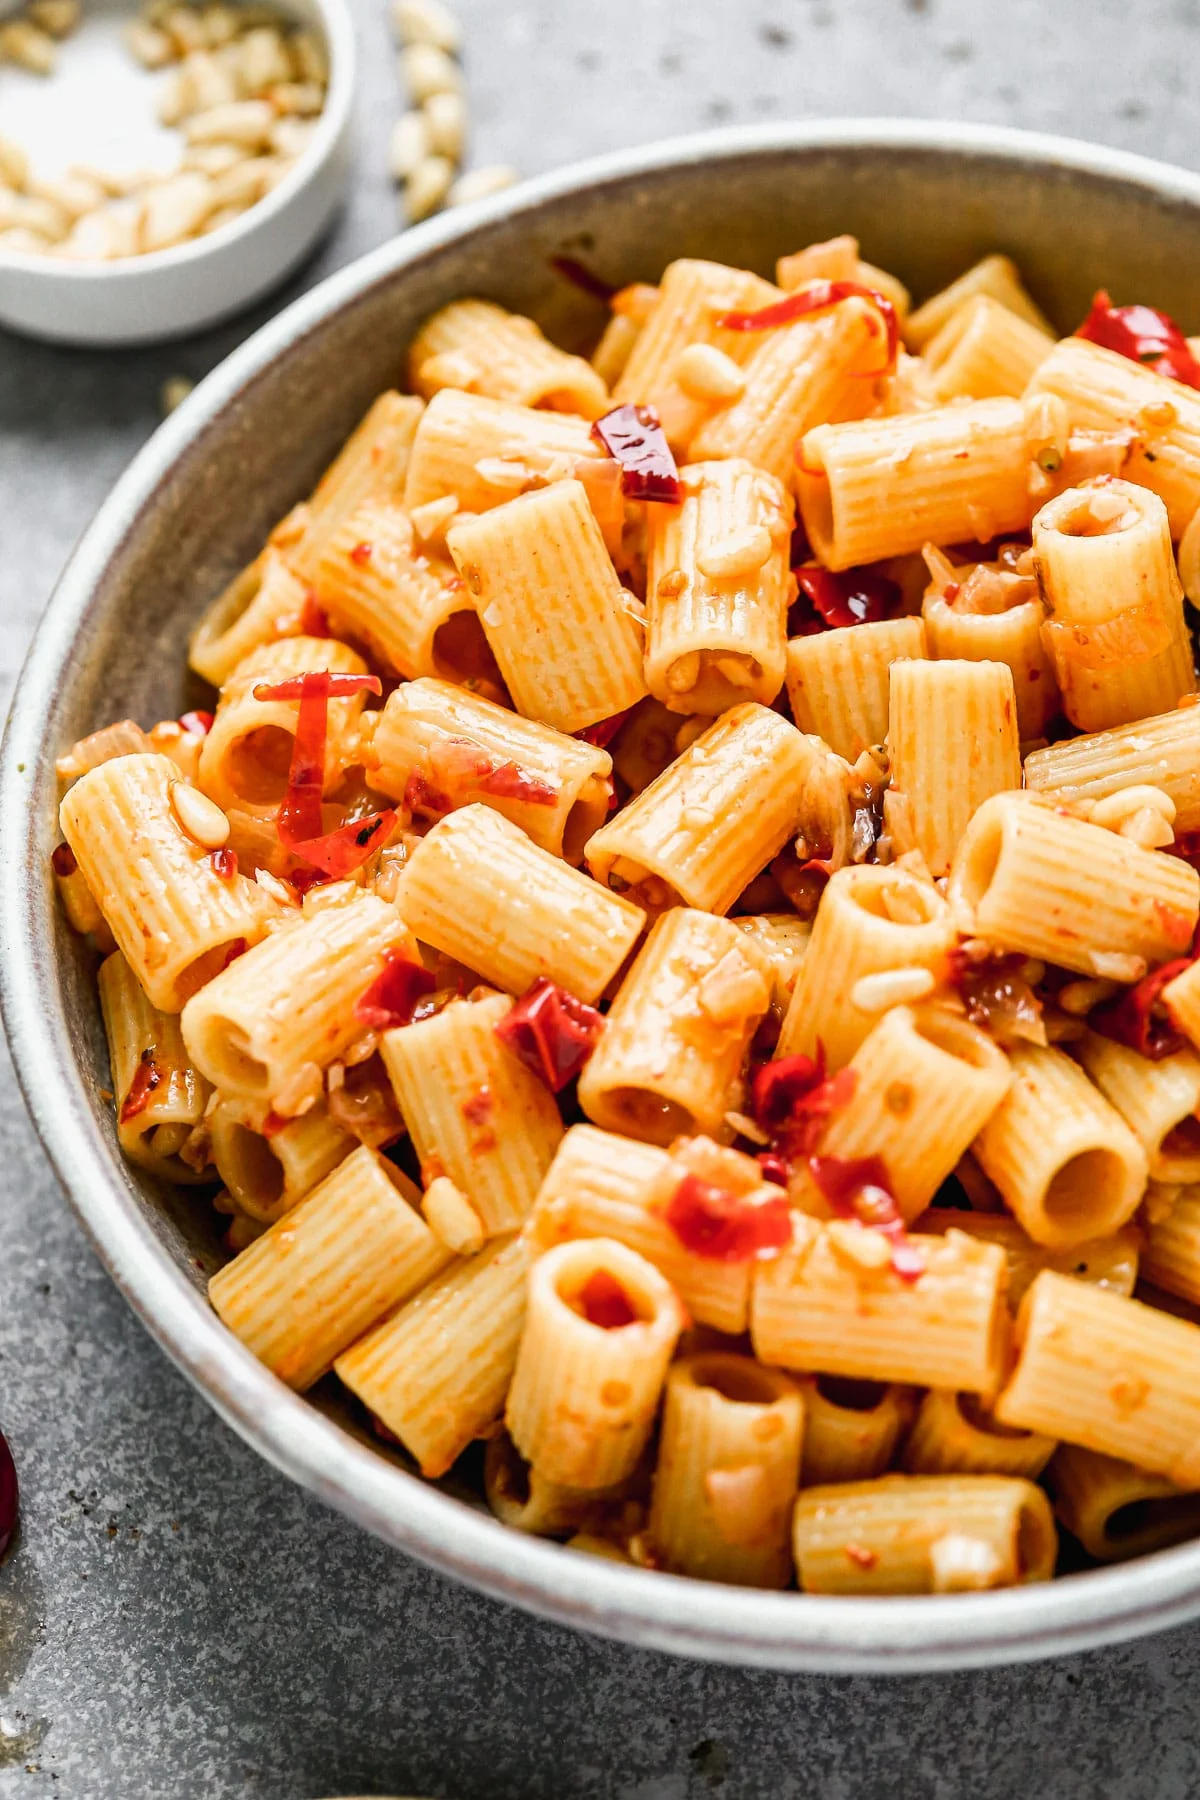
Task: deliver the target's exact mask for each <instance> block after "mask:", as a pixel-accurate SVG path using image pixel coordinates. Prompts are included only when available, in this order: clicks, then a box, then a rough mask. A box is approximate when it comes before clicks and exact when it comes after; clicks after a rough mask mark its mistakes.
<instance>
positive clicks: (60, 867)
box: [50, 844, 79, 881]
mask: <svg viewBox="0 0 1200 1800" xmlns="http://www.w3.org/2000/svg"><path fill="white" fill-rule="evenodd" d="M50 867H51V868H52V869H53V870H54V873H55V874H56V875H57V876H59V877H60V879H62V880H64V881H65V880H66V878H67V876H68V875H73V874H74V873H75V871H76V869H77V868H78V867H79V864H78V863H77V862H76V860H75V852H74V851H73V850H72V848H71V846H70V844H55V846H54V848H53V850H52V851H51V852H50Z"/></svg>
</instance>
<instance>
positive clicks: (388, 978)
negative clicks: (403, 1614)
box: [354, 950, 437, 1031]
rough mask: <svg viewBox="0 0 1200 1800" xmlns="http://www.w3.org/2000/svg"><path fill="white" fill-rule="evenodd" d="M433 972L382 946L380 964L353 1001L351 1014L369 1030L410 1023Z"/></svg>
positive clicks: (428, 991) (433, 979)
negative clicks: (373, 976) (380, 966)
mask: <svg viewBox="0 0 1200 1800" xmlns="http://www.w3.org/2000/svg"><path fill="white" fill-rule="evenodd" d="M436 986H437V978H436V976H435V975H434V974H433V973H432V972H431V971H430V970H429V969H426V968H423V967H422V965H421V964H420V963H416V962H412V961H410V959H409V958H408V957H407V956H402V955H401V953H400V952H399V951H398V950H385V951H384V953H383V967H382V969H381V970H380V971H379V973H378V975H377V976H376V977H375V979H374V981H373V982H372V983H371V985H370V987H369V988H367V990H366V992H365V993H363V994H360V995H359V997H358V999H357V1000H356V1002H355V1005H354V1016H355V1018H356V1019H357V1020H358V1021H359V1022H360V1024H363V1025H366V1026H368V1027H369V1028H370V1029H371V1030H372V1031H391V1030H392V1029H393V1028H394V1027H395V1026H397V1025H411V1023H412V1016H413V1009H414V1007H415V1006H416V1004H417V1001H418V1000H420V999H422V998H423V997H424V996H425V995H426V994H431V993H432V992H433V990H434V988H435V987H436Z"/></svg>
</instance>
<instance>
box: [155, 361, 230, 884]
mask: <svg viewBox="0 0 1200 1800" xmlns="http://www.w3.org/2000/svg"><path fill="white" fill-rule="evenodd" d="M195 385H196V384H195V382H194V381H191V380H189V378H188V377H187V376H186V375H168V376H167V379H166V380H165V381H164V382H163V384H162V387H161V388H160V389H159V392H158V405H159V411H160V412H161V413H162V416H163V418H164V419H165V418H167V417H168V415H169V414H171V413H173V412H174V411H175V408H176V407H177V406H182V405H183V403H184V401H185V400H186V399H187V397H188V395H189V394H190V393H191V391H192V389H193V388H194V387H195ZM192 791H193V792H195V791H198V790H192ZM210 804H211V802H210ZM217 810H218V811H219V810H220V809H219V808H218V809H217ZM225 824H226V832H225V837H223V838H222V839H221V843H222V844H223V843H224V842H225V838H227V837H228V836H229V831H228V825H229V820H228V819H226V820H225ZM213 848H214V849H220V845H219V844H217V845H214V846H213Z"/></svg>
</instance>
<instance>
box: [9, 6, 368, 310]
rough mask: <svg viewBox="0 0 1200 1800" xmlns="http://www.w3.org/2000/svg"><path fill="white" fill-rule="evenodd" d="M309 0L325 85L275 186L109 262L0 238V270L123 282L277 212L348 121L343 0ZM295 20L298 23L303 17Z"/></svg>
mask: <svg viewBox="0 0 1200 1800" xmlns="http://www.w3.org/2000/svg"><path fill="white" fill-rule="evenodd" d="M310 4H311V6H312V9H313V12H314V14H315V17H316V20H317V21H318V22H319V24H320V29H321V32H322V34H323V36H324V38H325V43H326V47H327V49H328V52H329V85H328V87H327V88H326V90H325V104H324V106H323V107H322V109H321V112H320V114H319V115H318V118H317V121H316V126H317V128H316V130H315V131H314V132H313V135H312V141H311V142H310V143H309V144H307V145H306V146H305V148H304V149H303V150H302V151H301V153H300V155H299V156H298V157H297V158H296V161H295V163H294V164H293V165H292V167H291V168H290V169H289V170H288V172H287V174H286V175H285V176H284V178H283V180H282V181H281V182H280V183H279V184H278V186H277V187H273V188H272V189H271V191H270V193H269V194H267V195H266V196H265V197H264V198H263V199H262V200H256V201H255V202H254V205H253V206H248V207H247V208H246V210H245V212H244V213H242V214H241V216H240V218H237V219H231V220H230V222H229V224H228V225H222V227H221V229H220V230H219V231H214V232H212V233H211V234H210V235H209V236H208V237H199V238H187V239H185V240H184V242H183V243H181V244H171V245H169V246H168V247H167V248H166V249H165V250H150V251H147V252H146V253H145V255H142V256H122V257H117V258H115V259H114V260H113V261H112V262H101V261H91V262H85V261H80V262H62V261H59V260H58V259H57V258H56V257H52V256H45V255H43V254H41V253H37V254H35V253H34V252H33V251H29V250H9V249H6V248H5V246H4V245H3V244H0V276H3V275H5V274H6V273H12V274H16V273H20V274H21V275H30V276H35V277H38V278H40V279H42V280H44V281H48V282H49V281H54V282H63V283H67V284H72V285H74V286H79V285H80V284H83V285H87V284H89V283H94V282H104V283H106V284H108V285H110V286H115V285H117V284H119V283H122V282H123V283H125V284H126V285H128V284H129V283H130V282H135V281H138V280H140V279H141V278H143V277H145V278H147V279H153V278H154V277H155V276H157V275H159V274H167V275H169V274H170V273H171V272H172V271H174V270H176V269H183V270H187V269H188V268H190V267H191V266H192V265H193V264H195V263H200V262H203V261H205V260H206V258H208V257H209V256H211V255H214V254H215V253H217V252H218V251H223V250H227V249H231V248H232V247H233V246H234V245H237V244H240V243H242V242H243V241H244V240H245V239H247V238H250V237H253V236H254V235H255V234H256V233H257V232H258V231H259V230H260V229H261V228H262V227H263V226H266V225H269V224H270V222H271V221H272V220H273V219H275V218H277V217H278V216H279V214H280V213H282V212H283V211H284V210H285V209H286V208H287V206H288V205H289V204H290V202H291V200H292V198H293V196H294V195H296V194H298V193H299V192H300V190H301V189H302V188H305V187H307V186H308V184H309V182H310V181H311V180H312V179H313V177H314V176H315V175H316V174H317V172H318V170H319V169H321V168H323V167H324V165H325V164H326V163H327V162H328V160H329V158H330V157H331V156H332V155H333V154H334V152H335V151H336V149H337V146H338V144H339V142H340V140H341V138H342V136H343V134H344V133H345V131H346V130H347V128H348V126H349V123H350V117H351V108H352V104H353V100H354V89H355V77H356V70H357V63H358V47H357V43H356V40H355V35H354V21H353V18H352V17H351V13H350V8H349V6H348V4H347V0H310ZM281 11H284V12H286V11H287V0H281ZM130 16H131V17H132V16H133V15H132V14H131V15H130ZM297 22H298V23H301V24H303V23H304V21H303V20H300V21H297Z"/></svg>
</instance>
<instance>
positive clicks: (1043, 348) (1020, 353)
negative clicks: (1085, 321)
mask: <svg viewBox="0 0 1200 1800" xmlns="http://www.w3.org/2000/svg"><path fill="white" fill-rule="evenodd" d="M1053 348H1054V339H1053V337H1052V336H1051V335H1050V333H1049V332H1048V331H1043V330H1042V329H1041V328H1040V327H1039V326H1037V325H1033V324H1031V323H1030V322H1029V320H1028V319H1024V318H1021V317H1020V316H1019V315H1018V314H1017V313H1015V312H1011V311H1010V310H1009V308H1008V307H1007V306H1005V305H1004V304H1003V302H1002V301H1000V300H995V299H993V298H992V296H991V295H990V294H976V295H975V297H974V299H973V300H968V301H967V302H966V303H965V304H964V305H962V306H960V307H958V308H957V309H956V311H955V312H953V313H952V314H951V315H950V317H949V318H948V319H947V320H946V323H945V324H944V325H943V326H942V328H941V330H940V331H938V332H936V333H935V334H934V336H933V337H932V338H930V340H929V342H928V343H927V344H926V346H925V349H924V351H923V356H924V360H925V363H926V366H927V368H928V369H929V371H930V374H931V376H932V380H931V382H930V386H931V388H932V390H933V392H934V394H935V395H936V396H937V398H938V399H939V400H957V399H962V398H964V397H965V398H968V399H971V400H989V399H992V398H994V397H995V396H997V395H1001V394H1011V395H1012V396H1014V397H1018V396H1020V395H1021V394H1023V393H1024V392H1025V389H1026V387H1027V386H1028V385H1029V379H1030V377H1031V376H1032V374H1033V372H1034V370H1035V369H1037V368H1038V367H1039V366H1040V364H1042V363H1044V362H1045V360H1046V358H1047V357H1048V356H1049V354H1050V352H1051V351H1052V350H1053Z"/></svg>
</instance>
